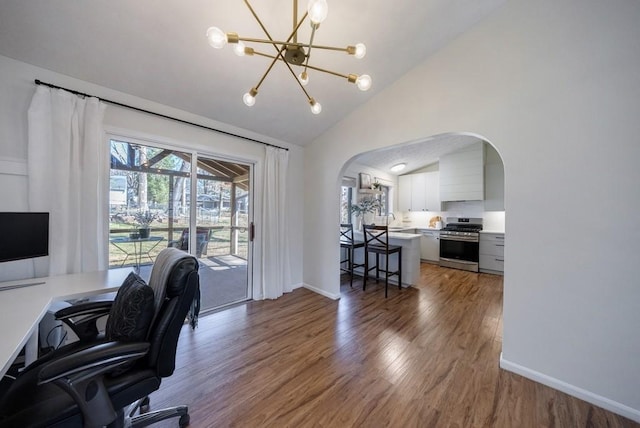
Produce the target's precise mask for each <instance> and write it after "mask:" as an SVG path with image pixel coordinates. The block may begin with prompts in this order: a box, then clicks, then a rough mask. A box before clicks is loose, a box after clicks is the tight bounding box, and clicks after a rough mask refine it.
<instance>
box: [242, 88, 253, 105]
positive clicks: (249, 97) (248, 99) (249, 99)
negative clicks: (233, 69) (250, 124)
mask: <svg viewBox="0 0 640 428" xmlns="http://www.w3.org/2000/svg"><path fill="white" fill-rule="evenodd" d="M242 101H244V103H245V104H246V105H247V107H251V106H253V105H254V104H255V103H256V97H254V96H253V95H251V94H250V93H249V92H247V93H246V94H244V95H243V96H242Z"/></svg>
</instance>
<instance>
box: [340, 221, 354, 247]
mask: <svg viewBox="0 0 640 428" xmlns="http://www.w3.org/2000/svg"><path fill="white" fill-rule="evenodd" d="M340 242H342V243H346V244H353V224H351V223H342V224H341V225H340Z"/></svg>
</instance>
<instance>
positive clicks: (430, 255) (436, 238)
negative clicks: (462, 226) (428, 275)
mask: <svg viewBox="0 0 640 428" xmlns="http://www.w3.org/2000/svg"><path fill="white" fill-rule="evenodd" d="M417 231H418V233H420V234H421V235H422V236H421V237H420V258H421V259H422V260H427V261H430V262H438V261H439V260H440V231H438V230H429V229H418V230H417Z"/></svg>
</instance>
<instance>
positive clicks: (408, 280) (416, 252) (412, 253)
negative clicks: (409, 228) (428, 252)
mask: <svg viewBox="0 0 640 428" xmlns="http://www.w3.org/2000/svg"><path fill="white" fill-rule="evenodd" d="M353 235H354V239H355V240H356V241H361V242H362V241H364V235H363V233H362V232H358V231H354V232H353ZM420 236H421V235H420V234H417V233H403V232H389V245H400V246H401V247H402V286H403V287H410V286H412V285H415V284H417V283H418V278H419V277H420ZM397 259H398V257H397V255H395V254H393V255H391V256H389V268H390V270H396V269H397V265H398V262H397V261H396V260H397ZM354 261H355V263H356V264H361V263H364V248H362V249H360V248H358V249H357V250H356V251H355V254H354ZM369 263H370V267H371V266H375V265H376V258H375V255H374V254H372V255H370V256H369ZM363 271H364V269H363V268H358V269H356V270H355V273H356V275H360V276H362V274H363ZM374 272H375V271H371V273H373V274H374ZM381 280H383V279H382V277H381ZM389 282H390V283H392V284H397V283H398V279H397V277H396V276H392V277H391V278H389Z"/></svg>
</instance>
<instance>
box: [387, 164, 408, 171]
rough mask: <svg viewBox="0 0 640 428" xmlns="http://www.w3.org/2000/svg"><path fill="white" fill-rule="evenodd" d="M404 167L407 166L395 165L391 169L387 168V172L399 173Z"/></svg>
mask: <svg viewBox="0 0 640 428" xmlns="http://www.w3.org/2000/svg"><path fill="white" fill-rule="evenodd" d="M406 166H407V164H406V163H399V164H396V165H394V166H392V167H391V168H389V170H391V172H400V171H402V170H403V169H404V168H405V167H406Z"/></svg>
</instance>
